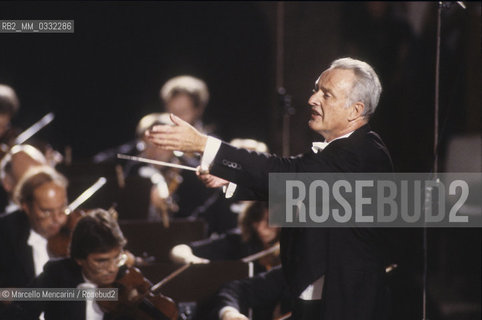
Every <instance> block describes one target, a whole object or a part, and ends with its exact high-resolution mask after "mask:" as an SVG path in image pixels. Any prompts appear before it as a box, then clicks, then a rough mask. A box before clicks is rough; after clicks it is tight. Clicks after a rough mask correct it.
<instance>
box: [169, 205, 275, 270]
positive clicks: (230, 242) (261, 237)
mask: <svg viewBox="0 0 482 320" xmlns="http://www.w3.org/2000/svg"><path fill="white" fill-rule="evenodd" d="M278 235H279V228H275V227H270V226H269V225H268V204H267V203H266V202H261V201H256V202H251V203H250V204H249V205H248V206H246V208H245V210H244V211H243V212H242V213H241V215H240V218H239V228H238V229H235V230H232V231H230V232H227V233H224V234H222V235H220V236H218V237H211V238H209V239H206V240H200V241H196V242H192V243H190V244H189V245H186V244H181V245H177V246H175V247H174V248H173V249H172V250H171V258H172V260H173V261H174V262H179V263H207V262H209V261H211V260H238V259H242V258H245V257H247V256H250V255H253V254H255V253H258V252H260V251H263V250H265V249H268V248H270V247H272V246H273V245H275V244H276V243H277V241H278ZM274 256H275V257H274V259H273V260H272V261H270V265H277V264H279V260H278V259H277V257H276V254H275V255H274ZM264 261H268V260H263V261H262V262H264ZM256 266H257V268H256V269H257V270H256V271H262V270H263V269H266V267H269V266H267V265H266V266H263V265H260V264H259V263H256Z"/></svg>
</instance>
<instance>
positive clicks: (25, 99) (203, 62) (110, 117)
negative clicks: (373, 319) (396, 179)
mask: <svg viewBox="0 0 482 320" xmlns="http://www.w3.org/2000/svg"><path fill="white" fill-rule="evenodd" d="M466 5H467V7H468V8H467V10H462V9H461V8H460V7H458V6H457V5H455V4H453V5H451V6H450V7H449V8H446V9H444V11H443V15H442V22H443V24H442V45H441V64H440V68H441V69H440V70H441V76H440V117H439V118H440V126H441V128H440V148H439V154H440V168H439V169H440V170H441V171H450V170H459V171H478V172H480V169H481V165H480V157H481V155H480V132H481V94H480V93H481V91H480V88H481V81H480V80H481V79H480V78H481V77H480V76H481V74H480V70H481V66H480V62H481V54H480V49H481V48H480V39H481V37H480V19H481V16H480V2H473V3H466ZM385 6H386V7H385ZM380 7H384V8H382V9H380ZM280 9H282V10H284V11H283V12H284V14H283V15H282V17H283V19H282V23H281V24H279V23H277V13H278V12H279V10H280ZM380 10H382V11H380ZM380 12H381V13H380ZM436 13H437V3H436V2H428V3H420V4H414V3H412V4H409V3H406V2H396V3H390V4H382V5H381V3H378V4H372V3H368V2H360V3H358V2H357V3H352V2H323V3H321V2H287V3H284V4H281V3H279V2H39V1H37V2H1V3H0V19H11V20H15V19H72V20H75V33H73V34H26V33H23V34H0V83H6V84H8V85H11V86H12V87H14V88H15V90H16V91H17V94H18V96H19V98H20V101H21V109H20V112H19V113H18V114H17V116H16V117H15V119H14V123H15V124H17V125H19V126H20V127H23V128H26V127H28V126H30V125H31V124H32V123H34V122H35V121H37V120H38V119H40V118H41V117H42V116H43V115H44V114H46V113H47V112H50V111H53V112H54V113H55V115H56V119H55V121H54V122H53V123H52V124H50V125H49V126H48V127H47V128H45V129H43V130H42V131H41V132H40V133H39V137H40V138H42V139H45V140H47V141H49V142H50V143H51V144H52V146H53V147H54V148H55V149H57V150H59V151H60V152H63V150H64V148H65V147H66V146H70V147H72V150H73V158H74V161H81V160H84V161H85V160H87V159H89V158H90V157H91V156H92V155H93V154H95V153H97V152H99V151H101V150H103V149H106V148H108V147H112V146H115V145H119V144H121V143H123V142H126V141H128V140H130V139H132V138H133V137H134V130H135V126H136V124H137V121H138V120H139V119H140V118H141V117H142V116H143V115H145V114H147V113H150V112H159V111H160V110H162V109H161V108H162V106H161V104H160V101H159V89H160V87H161V86H162V84H163V83H164V82H165V81H166V80H168V79H169V78H170V77H173V76H176V75H179V74H191V75H194V76H197V77H200V78H202V79H204V80H205V81H206V83H207V84H208V87H209V90H210V94H211V100H210V103H209V105H208V108H207V110H206V113H205V117H204V120H205V122H206V123H208V124H212V125H214V126H215V133H216V134H217V135H218V136H220V137H222V138H223V139H225V140H230V139H232V138H234V137H243V138H256V139H259V140H263V141H266V142H267V143H268V145H269V147H270V148H271V150H272V151H273V152H275V153H278V154H281V153H282V141H281V139H282V130H283V127H282V118H283V113H284V108H283V106H281V105H280V103H279V99H278V96H277V94H276V92H277V83H278V84H281V85H283V86H284V87H285V88H286V90H287V92H288V94H290V95H291V96H292V106H293V107H294V109H295V114H294V115H293V116H291V117H290V123H291V125H290V141H289V147H290V150H289V153H290V154H296V153H299V152H303V151H304V150H306V149H307V147H309V146H310V144H311V141H313V140H314V139H319V137H316V136H314V135H313V134H312V133H311V132H310V131H309V130H308V128H307V126H306V122H307V119H308V112H307V110H308V109H307V108H306V105H307V103H306V101H307V99H308V97H309V95H310V94H311V90H312V88H313V84H314V81H315V80H316V78H317V77H318V75H319V73H320V72H321V71H322V70H324V69H325V68H327V67H328V65H329V63H330V62H331V61H332V60H334V59H336V58H338V57H341V56H352V57H354V58H360V59H362V60H366V61H367V62H369V63H370V64H371V65H372V66H373V67H374V68H375V70H376V71H377V72H378V73H379V75H380V78H381V81H382V85H383V87H384V93H383V94H382V98H381V101H380V105H379V109H378V110H377V113H376V115H375V117H374V118H373V120H372V127H374V128H375V129H376V131H377V132H379V133H380V134H381V136H382V137H383V138H384V140H385V142H386V143H387V145H388V147H389V149H390V151H391V153H392V156H393V160H394V163H395V165H396V167H397V170H398V171H401V172H430V171H432V169H433V117H434V115H433V105H434V78H435V75H434V70H435V34H436ZM281 26H282V27H283V28H280V27H281ZM280 30H283V32H282V34H281V38H280V39H282V40H283V45H282V46H281V51H280V47H278V46H277V45H278V44H279V43H278V42H277V39H279V38H277V36H278V32H280ZM280 53H281V54H282V58H283V59H282V60H277V57H279V54H280ZM278 62H279V63H278ZM457 139H462V141H465V140H463V139H472V140H473V139H475V141H476V143H475V148H474V147H473V145H472V146H470V147H462V149H458V150H459V151H457V152H455V153H454V152H453V151H452V150H453V149H451V147H450V146H452V145H453V142H454V141H460V140H457ZM472 140H471V141H472ZM460 150H461V151H460ZM450 159H455V162H454V161H453V160H450ZM414 239H415V242H416V243H417V244H418V246H416V247H415V248H414V249H413V252H412V254H411V256H412V258H413V260H412V262H413V264H414V270H416V272H415V274H417V278H416V279H415V284H414V287H413V288H412V289H413V290H411V291H410V290H409V291H407V293H406V295H405V296H406V301H407V303H408V304H409V305H410V306H411V307H412V309H413V313H414V315H416V316H414V318H413V319H420V318H421V317H420V305H419V303H418V302H419V301H420V299H421V298H420V286H419V283H420V282H419V281H420V278H419V272H420V262H421V249H420V246H419V244H420V243H421V242H420V241H419V239H418V238H414ZM429 243H430V249H431V250H430V256H429V267H430V277H429V280H430V281H429V283H430V286H431V287H430V299H431V301H430V302H431V309H430V311H432V316H431V317H430V318H431V319H437V318H440V319H480V285H481V280H480V270H481V263H480V260H481V246H480V230H448V229H446V230H436V229H432V230H430V242H429ZM398 298H400V297H398ZM401 299H403V297H401ZM413 301H415V302H413ZM412 302H413V303H412Z"/></svg>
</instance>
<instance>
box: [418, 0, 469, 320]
mask: <svg viewBox="0 0 482 320" xmlns="http://www.w3.org/2000/svg"><path fill="white" fill-rule="evenodd" d="M457 4H458V5H459V6H460V7H462V8H463V9H466V7H465V4H464V3H463V1H457ZM451 5H452V3H444V1H439V2H438V6H437V38H436V47H435V90H434V91H435V97H434V98H435V99H434V132H433V137H434V138H433V139H434V141H433V154H434V161H433V175H434V180H435V181H437V180H438V169H439V168H438V161H439V159H438V151H439V150H438V147H439V141H438V140H439V121H438V118H439V87H440V43H441V27H442V9H443V8H448V7H450V6H451ZM427 191H428V192H427ZM429 192H430V193H429ZM425 196H426V197H429V198H430V199H429V200H428V201H427V198H426V205H427V204H428V203H429V202H430V201H431V200H432V199H431V190H426V193H425ZM422 237H423V275H422V283H423V284H422V285H423V292H422V320H428V318H427V277H428V229H427V227H424V228H423V236H422Z"/></svg>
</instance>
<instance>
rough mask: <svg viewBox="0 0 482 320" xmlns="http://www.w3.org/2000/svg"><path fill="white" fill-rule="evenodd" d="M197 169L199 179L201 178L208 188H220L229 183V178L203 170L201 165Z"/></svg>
mask: <svg viewBox="0 0 482 320" xmlns="http://www.w3.org/2000/svg"><path fill="white" fill-rule="evenodd" d="M197 169H198V170H197V171H196V175H197V176H198V178H199V180H201V181H202V182H203V183H204V185H205V186H206V187H208V188H220V187H223V186H227V185H228V184H229V181H228V180H224V179H222V178H219V177H216V176H213V175H212V174H209V173H207V172H204V171H201V167H198V168H197Z"/></svg>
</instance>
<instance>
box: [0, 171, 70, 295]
mask: <svg viewBox="0 0 482 320" xmlns="http://www.w3.org/2000/svg"><path fill="white" fill-rule="evenodd" d="M66 187H67V180H66V179H65V177H63V176H62V175H61V174H59V173H58V172H56V171H55V170H54V169H52V168H51V167H49V166H36V167H33V168H31V169H29V170H28V171H27V172H26V173H25V174H24V175H23V177H22V178H21V179H20V181H19V182H18V184H17V186H16V190H15V192H14V195H15V198H16V202H17V203H18V204H20V206H21V208H22V209H21V210H18V211H16V212H14V213H11V214H9V215H6V216H4V217H2V218H0V257H1V259H0V287H24V286H26V285H27V284H28V283H29V282H30V281H31V280H33V278H34V277H35V276H36V275H39V274H40V273H41V272H42V268H43V265H44V264H45V263H46V262H47V261H48V260H49V255H48V252H47V240H48V238H50V237H51V236H53V235H55V234H57V233H58V232H59V230H60V228H61V227H62V226H63V225H64V224H65V223H66V221H67V216H66V215H65V208H66V207H67V192H66Z"/></svg>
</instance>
